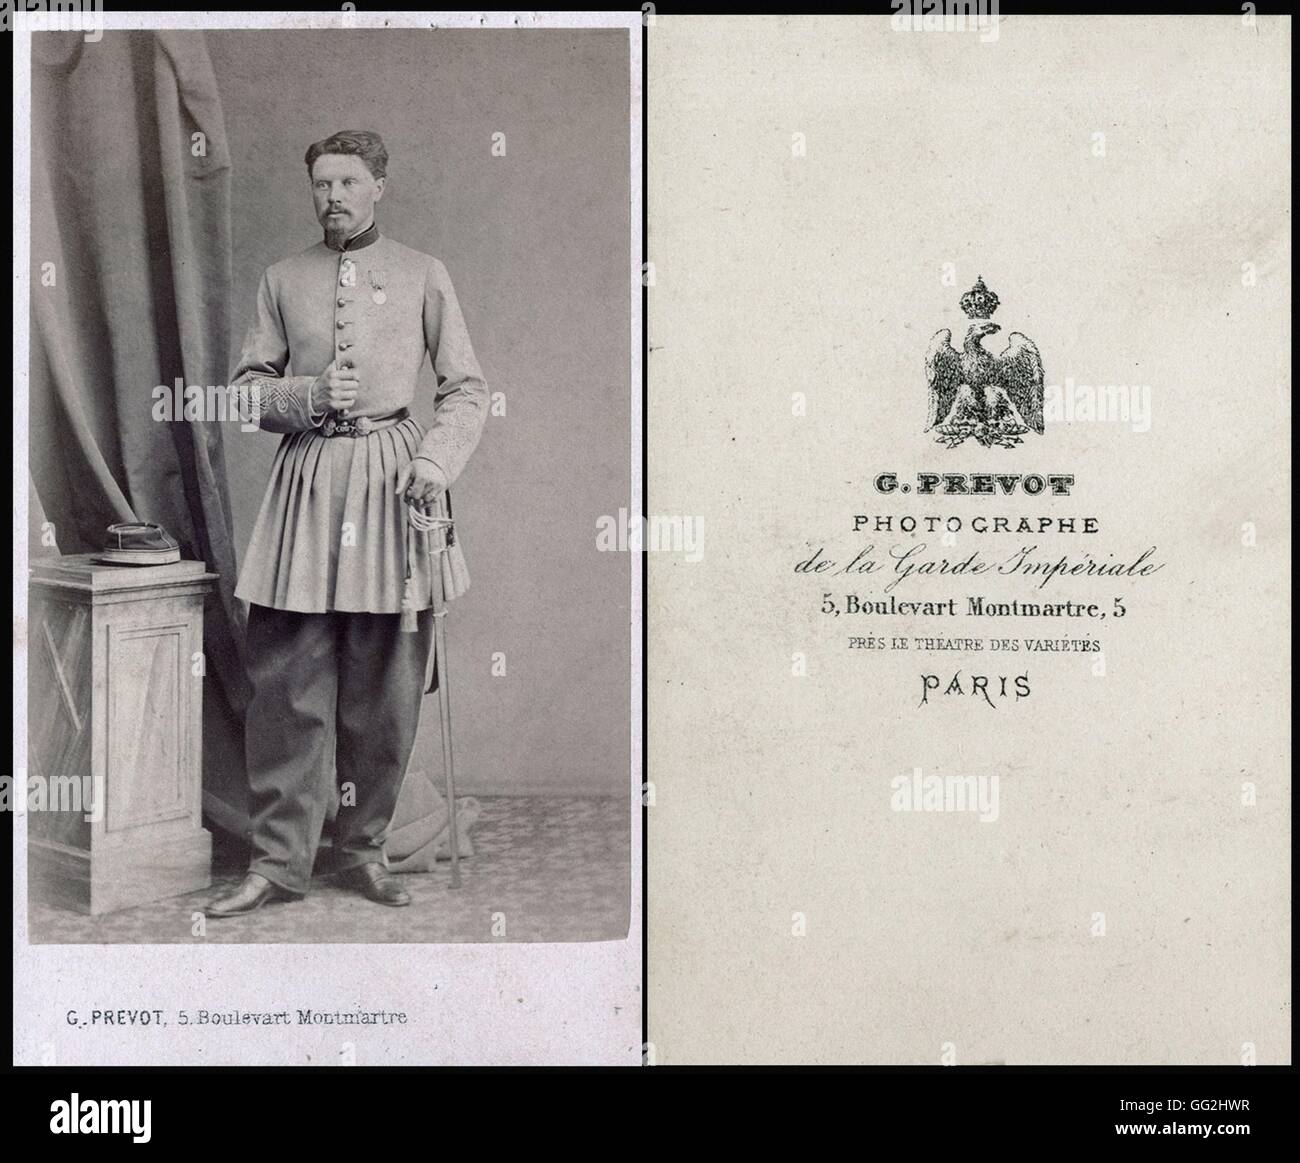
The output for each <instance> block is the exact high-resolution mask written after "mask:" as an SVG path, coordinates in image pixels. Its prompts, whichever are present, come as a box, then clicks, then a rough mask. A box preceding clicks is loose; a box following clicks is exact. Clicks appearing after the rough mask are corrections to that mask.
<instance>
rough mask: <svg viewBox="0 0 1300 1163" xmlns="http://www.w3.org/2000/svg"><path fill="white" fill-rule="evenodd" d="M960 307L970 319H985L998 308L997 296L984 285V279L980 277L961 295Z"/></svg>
mask: <svg viewBox="0 0 1300 1163" xmlns="http://www.w3.org/2000/svg"><path fill="white" fill-rule="evenodd" d="M961 309H962V310H963V311H965V312H966V314H967V315H969V316H970V317H971V318H972V319H987V318H989V316H991V315H992V314H993V312H994V311H996V310H997V309H998V297H997V296H996V295H995V294H994V293H993V292H992V291H990V290H989V289H988V287H986V286H985V285H984V279H983V277H980V278H977V279H976V280H975V285H974V286H973V287H971V289H970V290H969V291H967V292H966V293H965V294H964V295H963V296H962V297H961Z"/></svg>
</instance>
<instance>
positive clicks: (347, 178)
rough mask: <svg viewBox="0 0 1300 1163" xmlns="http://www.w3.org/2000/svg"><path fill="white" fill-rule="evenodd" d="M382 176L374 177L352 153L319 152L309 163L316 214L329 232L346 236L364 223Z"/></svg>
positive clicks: (380, 189)
mask: <svg viewBox="0 0 1300 1163" xmlns="http://www.w3.org/2000/svg"><path fill="white" fill-rule="evenodd" d="M383 193H384V179H383V178H376V177H375V176H374V175H373V174H371V172H370V171H369V170H368V169H367V168H366V163H365V162H363V161H362V160H361V159H360V158H359V157H357V156H356V155H355V154H338V153H326V154H321V156H320V157H318V158H317V159H316V160H315V161H314V162H313V163H312V167H311V196H312V200H313V201H314V202H315V204H316V218H317V220H318V221H319V222H320V224H321V225H322V226H323V227H325V229H326V230H327V231H329V232H330V233H331V234H338V235H340V236H341V237H343V238H349V237H351V235H353V234H354V233H355V232H356V231H358V230H360V229H361V228H362V227H364V226H368V225H369V223H370V218H371V216H372V215H373V214H374V212H375V203H376V202H378V201H379V199H380V198H381V197H382V196H383Z"/></svg>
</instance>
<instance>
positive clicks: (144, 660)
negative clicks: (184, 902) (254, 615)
mask: <svg viewBox="0 0 1300 1163" xmlns="http://www.w3.org/2000/svg"><path fill="white" fill-rule="evenodd" d="M215 579H216V574H211V573H208V572H207V571H206V569H205V567H204V565H203V563H202V562H198V561H182V562H178V563H176V564H175V565H156V566H136V567H130V566H119V565H101V564H99V563H97V562H95V561H93V560H92V559H91V555H89V554H82V555H78V556H70V557H58V558H49V559H47V560H42V561H39V562H38V563H36V564H34V565H33V566H32V570H31V589H30V612H31V618H30V622H29V625H30V627H31V630H30V638H29V642H28V688H27V692H28V707H27V710H28V771H27V774H28V776H29V779H30V777H36V779H35V780H34V781H30V782H29V791H28V798H29V804H28V829H27V835H28V856H27V860H28V864H27V867H28V879H29V882H30V885H31V889H32V892H33V895H35V896H39V898H40V899H45V900H51V901H54V902H57V903H60V904H63V905H67V906H70V907H72V908H75V909H77V910H79V911H81V912H87V913H92V914H95V913H106V912H112V911H113V910H115V909H123V908H128V907H130V906H131V905H138V904H143V903H145V902H148V901H155V900H160V899H162V898H164V897H169V896H176V895H178V894H180V893H186V892H193V891H195V890H197V889H202V888H206V887H207V886H208V885H209V884H210V883H211V862H212V839H211V837H210V836H209V834H208V833H207V831H206V830H204V828H203V826H202V823H201V819H200V805H201V803H202V763H201V759H202V754H203V746H202V730H203V725H202V712H203V671H204V666H203V595H204V594H205V593H206V592H207V591H208V590H209V589H210V588H211V586H212V583H213V581H214V580H215ZM42 791H43V792H44V795H45V797H46V800H45V803H44V804H41V803H40V802H39V800H36V801H35V802H33V797H34V796H39V795H40V794H41V793H42Z"/></svg>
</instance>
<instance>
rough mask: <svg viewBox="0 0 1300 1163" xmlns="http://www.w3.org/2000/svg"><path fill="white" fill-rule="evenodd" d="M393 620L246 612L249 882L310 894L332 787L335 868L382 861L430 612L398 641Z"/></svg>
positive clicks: (406, 752) (409, 741) (407, 748)
mask: <svg viewBox="0 0 1300 1163" xmlns="http://www.w3.org/2000/svg"><path fill="white" fill-rule="evenodd" d="M400 618H401V615H400V614H346V613H326V614H300V613H295V612H293V611H290V610H274V609H270V608H268V607H266V606H258V605H253V606H251V607H250V609H249V615H248V667H249V675H250V677H251V680H252V687H253V699H252V702H251V703H250V705H249V710H248V714H247V717H246V719H245V745H244V746H245V755H246V758H247V761H248V784H249V793H250V794H249V814H250V816H251V817H252V856H251V859H250V861H249V871H250V872H258V873H261V875H263V876H265V877H266V878H267V880H269V881H271V882H273V883H274V884H277V885H279V886H280V887H281V888H284V889H288V890H289V891H290V892H294V893H305V892H306V891H307V887H308V885H309V884H310V883H311V871H312V864H313V863H314V861H315V857H316V849H317V846H318V844H319V843H320V835H321V829H322V827H323V826H324V823H325V816H326V813H327V811H328V809H329V805H330V801H331V799H332V796H333V792H334V786H335V780H336V778H337V786H338V788H339V792H340V800H339V809H338V815H337V818H336V819H335V826H334V850H335V865H336V867H337V868H339V869H343V868H350V867H353V866H355V865H359V864H365V863H367V862H369V861H381V862H382V861H383V858H384V856H383V845H384V839H385V837H386V834H387V830H388V826H389V824H390V822H391V821H392V818H393V811H394V809H395V808H396V806H397V793H398V792H399V791H400V789H401V786H402V777H403V776H404V775H405V773H406V765H407V763H408V762H409V760H410V757H411V749H412V748H413V747H414V745H415V731H416V727H417V725H418V723H419V715H420V702H421V698H422V696H423V689H424V671H425V666H426V663H427V662H428V659H429V650H430V643H431V637H432V633H433V612H432V611H431V610H424V611H422V612H421V613H420V615H419V630H418V631H417V632H416V633H409V632H403V631H402V630H401V629H400V628H399V623H400ZM331 733H333V735H334V737H335V753H334V765H333V768H331V767H330V765H329V764H328V762H327V759H328V743H329V738H330V735H331ZM336 773H337V775H336Z"/></svg>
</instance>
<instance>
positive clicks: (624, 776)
mask: <svg viewBox="0 0 1300 1163" xmlns="http://www.w3.org/2000/svg"><path fill="white" fill-rule="evenodd" d="M405 22H406V26H405V27H388V26H386V25H387V22H386V21H384V20H382V19H380V18H376V17H370V18H368V26H367V18H361V17H357V16H355V15H353V14H350V13H344V14H343V15H342V16H339V15H337V14H336V15H335V16H333V17H332V18H331V20H330V22H329V23H330V24H332V26H330V27H325V26H323V25H324V24H325V23H326V22H325V21H322V20H315V21H310V20H308V19H307V18H305V17H304V18H291V17H289V16H287V15H285V16H284V17H283V18H282V19H280V20H277V19H275V18H273V17H268V16H262V17H260V18H256V19H250V20H241V19H240V18H239V17H238V15H237V14H221V15H218V16H216V17H215V18H214V19H210V20H207V21H204V20H199V19H197V18H191V17H181V16H177V17H175V18H173V19H170V20H168V19H165V18H164V19H156V18H151V17H150V16H148V15H144V14H137V15H135V16H132V17H127V18H121V20H120V21H119V22H118V24H117V25H115V26H113V22H111V21H110V22H109V23H110V27H105V28H102V29H100V30H99V31H98V32H97V34H89V33H84V32H81V31H77V30H70V29H49V30H38V31H34V32H32V33H31V35H30V45H31V55H30V70H31V73H30V136H29V139H28V140H29V145H30V155H29V164H30V171H29V172H30V189H31V200H30V205H29V206H24V207H23V208H24V209H29V210H30V218H29V223H30V247H31V255H32V265H31V267H30V302H31V311H30V336H29V350H28V360H27V367H26V369H24V371H25V375H24V378H25V381H26V384H27V393H26V396H27V411H26V431H27V437H28V439H27V453H28V457H29V461H28V474H27V481H26V486H27V488H26V500H27V513H26V523H27V530H26V532H27V536H26V548H27V555H28V560H27V570H26V574H27V577H26V585H27V607H26V616H27V619H28V628H29V634H28V640H27V644H26V646H27V657H26V678H27V684H26V698H27V712H28V713H27V728H28V729H27V753H26V783H25V787H24V789H23V794H24V798H25V803H24V805H23V807H24V808H25V811H23V812H22V813H21V814H22V815H23V816H24V817H25V820H26V838H27V858H26V865H25V872H26V883H27V893H26V900H25V901H24V902H22V903H23V904H25V907H26V932H27V939H28V941H29V943H30V946H31V947H32V949H33V950H34V949H35V948H36V947H40V946H47V945H66V944H76V945H88V946H115V945H149V946H157V945H170V944H181V945H188V946H194V947H199V948H203V947H208V946H212V945H216V944H268V945H275V946H296V945H319V944H328V945H338V944H351V943H355V944H364V945H378V944H405V945H442V944H466V945H497V946H502V945H514V944H520V943H544V944H547V945H553V944H569V943H574V944H576V943H593V942H623V943H628V942H629V939H630V938H631V941H632V943H633V944H636V943H637V942H639V933H633V932H632V929H633V928H634V926H633V906H634V898H636V902H637V903H638V904H639V897H640V882H639V857H638V858H637V860H636V861H635V864H636V871H635V873H634V859H633V846H634V843H636V844H638V845H639V839H640V838H639V835H636V836H634V831H635V832H638V833H639V826H638V827H637V828H635V829H634V822H635V821H636V820H637V819H638V818H639V815H640V799H641V796H640V784H641V777H640V773H639V770H638V763H639V740H638V738H636V737H635V736H636V734H637V732H638V727H637V723H636V718H637V715H638V714H639V702H640V679H639V675H638V672H637V667H638V666H639V661H640V660H639V653H638V651H639V630H637V627H638V626H639V620H640V611H639V602H640V597H639V585H640V569H641V567H640V561H639V557H638V555H637V554H635V553H631V552H628V551H627V545H626V540H624V542H623V543H622V544H620V543H619V541H618V539H617V538H615V539H613V540H611V539H610V538H609V537H607V536H602V530H605V529H607V528H608V527H610V526H611V525H613V526H616V527H617V526H619V525H620V522H621V527H622V528H624V529H626V528H627V524H628V514H629V513H636V512H638V511H639V509H640V502H639V494H638V490H639V487H640V485H639V471H640V469H639V466H640V442H639V437H638V436H637V434H636V427H637V426H638V425H639V423H640V399H639V390H640V363H639V360H640V338H639V337H640V312H639V305H638V303H639V296H640V281H641V280H640V262H639V243H640V211H639V205H638V204H634V199H639V197H640V180H639V176H638V173H637V171H636V167H637V166H639V163H640V156H639V154H640V147H639V141H638V140H637V139H636V137H635V131H636V129H637V126H638V124H639V117H640V98H639V94H638V93H637V92H636V91H635V89H634V85H635V84H636V83H639V68H638V69H637V70H636V73H635V74H634V72H633V67H632V66H633V61H632V48H633V42H634V40H639V32H640V26H639V21H638V20H637V19H636V18H635V17H633V16H618V15H616V14H605V15H603V16H602V14H588V16H587V17H586V19H582V18H579V20H577V21H572V20H570V21H568V22H567V23H568V25H569V26H567V27H566V26H565V24H566V22H565V21H564V20H562V19H560V18H558V17H555V16H546V15H539V14H531V15H528V14H525V15H521V16H510V15H509V14H502V13H495V14H492V20H491V25H492V26H484V24H483V23H482V22H480V21H479V20H478V19H477V18H472V19H471V18H468V17H467V18H456V17H455V16H449V17H443V18H439V16H438V15H437V14H432V15H431V18H430V19H429V20H423V21H422V20H419V19H416V18H414V17H406V18H405ZM313 23H314V24H316V25H317V27H309V24H313ZM204 24H210V25H211V26H209V27H203V25H204ZM277 24H278V25H282V26H277ZM240 25H251V26H244V27H241V26H240ZM15 205H16V207H17V206H18V203H17V202H16V203H15ZM18 212H19V211H18V209H16V214H17V213H18ZM25 225H26V223H24V226H25ZM20 548H21V547H20ZM635 927H636V928H638V929H639V921H638V922H637V925H636V926H635ZM637 961H638V962H639V955H638V957H637ZM630 965H631V962H629V966H630ZM638 977H639V970H638V971H637V972H636V973H633V972H632V971H631V969H630V968H629V972H628V978H627V980H628V983H629V987H630V985H631V983H633V982H634V981H635V979H636V978H638ZM209 1000H212V1001H216V1000H218V999H216V998H213V999H209ZM389 1000H392V999H389ZM632 1000H633V999H632V998H631V997H629V998H628V1004H629V1005H631V1004H632ZM87 1004H88V1003H87ZM362 1004H363V1008H364V1005H365V1002H364V999H363V1002H362ZM208 1008H212V1007H208ZM236 1008H237V1007H236ZM265 1008H266V1009H267V1010H268V1011H272V1012H273V1011H275V1010H277V1009H279V1008H281V1007H280V1006H279V1005H278V1004H272V1000H271V999H268V1003H267V1005H266V1007H265ZM190 1020H194V1018H193V1016H192V1015H190ZM637 1020H638V1021H639V1016H638V1018H637ZM634 1041H635V1039H634ZM634 1048H635V1047H634ZM637 1055H638V1056H639V1049H637Z"/></svg>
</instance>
